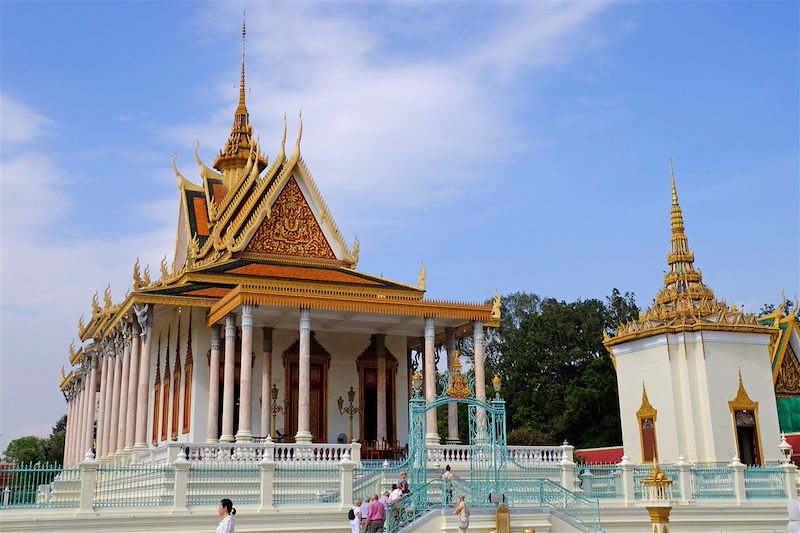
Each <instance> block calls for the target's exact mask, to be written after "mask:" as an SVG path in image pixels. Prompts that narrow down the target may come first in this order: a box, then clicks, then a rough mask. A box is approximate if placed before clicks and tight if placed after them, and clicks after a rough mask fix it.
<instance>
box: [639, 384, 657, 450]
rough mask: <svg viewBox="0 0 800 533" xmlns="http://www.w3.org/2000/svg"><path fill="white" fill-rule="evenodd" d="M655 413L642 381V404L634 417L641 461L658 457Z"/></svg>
mask: <svg viewBox="0 0 800 533" xmlns="http://www.w3.org/2000/svg"><path fill="white" fill-rule="evenodd" d="M656 415H657V411H656V409H655V407H653V406H652V405H651V404H650V400H649V399H648V398H647V390H646V389H645V388H644V383H642V405H641V407H639V410H638V411H636V419H637V421H638V424H639V439H640V442H641V444H642V462H643V463H648V462H653V461H656V459H657V458H658V441H657V439H656Z"/></svg>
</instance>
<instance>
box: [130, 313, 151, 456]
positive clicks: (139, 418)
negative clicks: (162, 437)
mask: <svg viewBox="0 0 800 533" xmlns="http://www.w3.org/2000/svg"><path fill="white" fill-rule="evenodd" d="M134 311H135V312H136V319H137V320H138V321H139V327H140V328H141V333H140V335H139V339H140V341H141V343H142V346H141V351H140V353H139V358H140V360H139V380H138V384H137V389H136V442H135V443H134V445H133V448H134V450H136V451H139V452H143V451H146V450H147V448H148V446H147V400H148V398H149V396H150V346H151V342H152V340H153V335H152V331H151V330H152V328H153V309H152V306H151V305H149V304H145V305H142V306H137V305H134Z"/></svg>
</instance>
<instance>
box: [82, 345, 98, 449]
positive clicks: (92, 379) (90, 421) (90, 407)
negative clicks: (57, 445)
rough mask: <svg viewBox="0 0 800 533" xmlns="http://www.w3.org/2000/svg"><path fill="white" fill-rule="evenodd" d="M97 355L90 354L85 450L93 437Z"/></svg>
mask: <svg viewBox="0 0 800 533" xmlns="http://www.w3.org/2000/svg"><path fill="white" fill-rule="evenodd" d="M97 365H98V360H97V355H93V356H92V363H91V370H90V371H89V390H88V393H89V394H88V397H87V398H86V399H87V402H86V403H87V405H86V406H87V411H86V412H87V418H86V440H85V444H86V446H85V448H86V451H89V450H91V449H92V440H93V438H94V419H95V418H94V417H95V401H96V395H97V392H96V391H97Z"/></svg>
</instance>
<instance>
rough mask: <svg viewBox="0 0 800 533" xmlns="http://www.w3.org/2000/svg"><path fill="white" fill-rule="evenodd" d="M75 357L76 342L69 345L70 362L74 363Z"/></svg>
mask: <svg viewBox="0 0 800 533" xmlns="http://www.w3.org/2000/svg"><path fill="white" fill-rule="evenodd" d="M81 320H83V316H81ZM74 357H75V341H70V343H69V360H70V361H72V359H73V358H74Z"/></svg>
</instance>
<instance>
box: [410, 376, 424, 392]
mask: <svg viewBox="0 0 800 533" xmlns="http://www.w3.org/2000/svg"><path fill="white" fill-rule="evenodd" d="M411 388H412V389H414V398H419V397H420V394H421V393H422V374H420V373H419V372H414V375H413V376H411Z"/></svg>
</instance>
